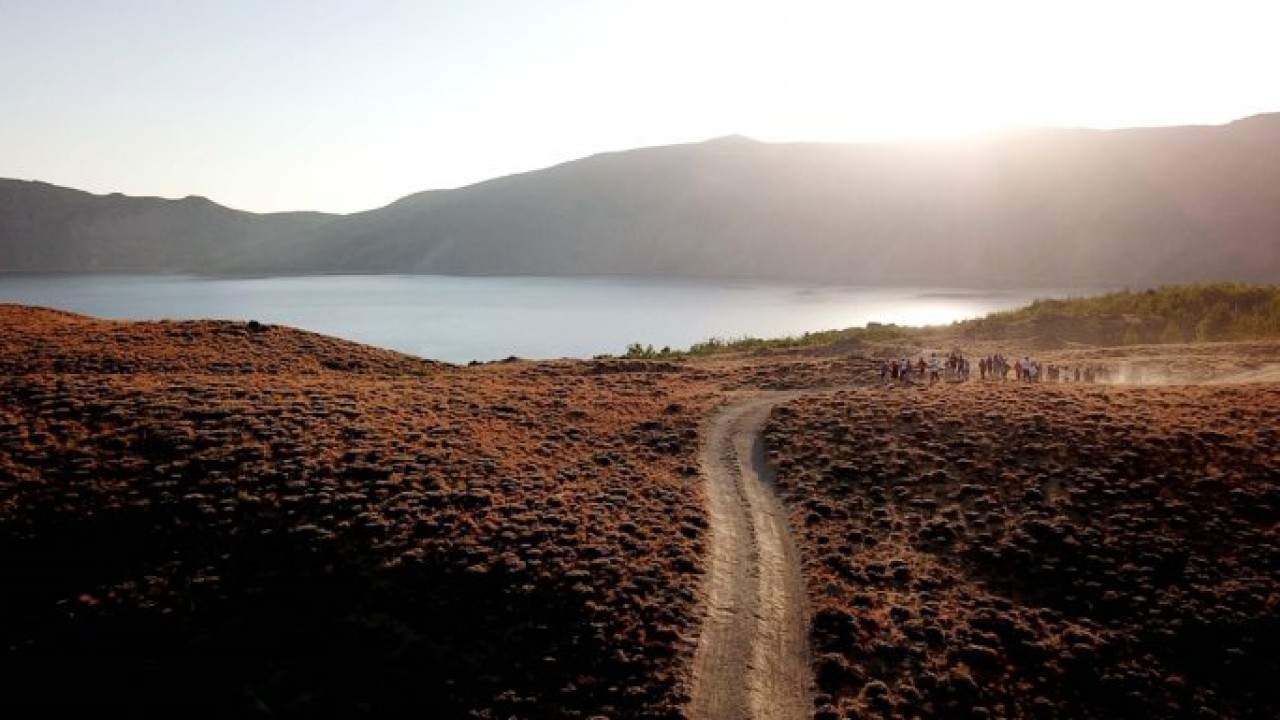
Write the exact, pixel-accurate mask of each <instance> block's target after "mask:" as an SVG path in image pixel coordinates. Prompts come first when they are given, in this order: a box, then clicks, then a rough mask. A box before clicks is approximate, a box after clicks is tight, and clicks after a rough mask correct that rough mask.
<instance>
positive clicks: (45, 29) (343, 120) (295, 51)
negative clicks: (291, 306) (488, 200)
mask: <svg viewBox="0 0 1280 720" xmlns="http://www.w3.org/2000/svg"><path fill="white" fill-rule="evenodd" d="M1278 18H1280V6H1277V5H1276V4H1275V3H1274V0H1250V1H1244V0H1208V1H1203V2H1190V1H1183V0H1165V1H1163V2H1156V1H1148V0H1106V1H1103V2H1099V1H1097V0H1064V1H1059V0H1008V1H1004V0H1000V1H996V0H878V1H876V2H863V1H862V0H844V1H843V2H840V1H834V0H832V1H818V0H779V1H776V2H775V1H764V0H761V1H758V2H757V1H753V0H679V1H668V0H635V1H634V2H622V1H620V0H536V1H535V0H351V1H347V0H218V1H217V2H209V1H208V0H200V1H199V2H197V1H195V0H0V177H8V178H18V179H24V180H42V181H45V182H50V183H54V184H57V185H65V186H69V187H75V188H78V189H82V190H88V191H90V192H95V193H107V192H123V193H125V194H129V195H150V196H160V197H173V198H178V197H184V196H187V195H203V196H205V197H208V198H210V199H212V200H214V201H216V202H218V203H221V204H223V205H227V206H230V207H235V208H239V209H243V210H252V211H256V212H272V211H283V210H324V211H329V212H343V213H345V212H354V211H359V210H368V209H372V208H375V207H380V206H383V205H386V204H388V203H390V202H392V201H394V200H396V199H398V198H400V197H403V196H405V195H408V194H411V193H414V192H419V191H423V190H431V189H442V188H454V187H460V186H463V185H468V184H471V183H474V182H479V181H482V180H486V179H489V178H493V177H499V176H502V175H508V174H511V173H515V172H524V171H528V170H533V169H537V168H541V167H547V166H550V165H554V164H557V163H561V162H565V161H568V160H572V159H575V158H579V157H584V156H587V155H591V154H594V153H597V152H605V151H612V150H623V149H628V148H634V147H645V146H652V145H667V144H675V143H687V142H699V141H703V140H707V139H711V138H715V137H720V136H724V135H732V134H740V135H746V136H748V137H752V138H754V139H757V140H763V141H775V142H784V141H785V142H789V141H840V142H844V141H850V142H868V141H883V140H898V139H915V138H929V139H933V138H945V137H955V136H963V135H969V134H974V133H980V132H987V131H997V130H1000V129H1003V128H1012V127H1029V126H1039V127H1046V126H1048V127H1090V128H1100V129H1107V128H1119V127H1135V126H1157V125H1185V124H1221V123H1226V122H1230V121H1231V120H1235V119H1239V118H1242V117H1247V116H1250V115H1255V114H1258V113H1263V112H1276V111H1280V75H1277V72H1276V69H1277V68H1280V43H1277V42H1275V40H1274V31H1275V28H1276V27H1278V26H1280V25H1278V24H1277V19H1278Z"/></svg>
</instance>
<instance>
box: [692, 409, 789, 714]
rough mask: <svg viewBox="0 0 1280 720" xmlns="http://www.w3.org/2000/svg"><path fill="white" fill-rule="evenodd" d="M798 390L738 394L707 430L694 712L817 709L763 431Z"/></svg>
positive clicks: (781, 510)
mask: <svg viewBox="0 0 1280 720" xmlns="http://www.w3.org/2000/svg"><path fill="white" fill-rule="evenodd" d="M794 397H796V393H794V392H793V393H769V394H765V395H748V396H746V397H740V398H736V399H735V400H734V401H733V402H732V403H731V404H730V405H728V406H727V407H725V408H723V409H722V410H720V411H719V412H717V413H716V415H715V416H714V417H713V418H712V419H711V421H710V422H709V423H708V427H707V429H706V431H705V435H704V437H705V441H704V445H703V456H702V467H703V475H704V476H705V477H706V482H707V509H708V513H709V516H710V517H709V519H710V524H711V548H710V556H711V557H710V561H709V564H708V567H707V579H706V581H705V588H706V592H705V598H706V600H705V602H706V605H707V610H706V618H705V620H704V621H703V628H702V633H701V637H700V640H699V643H698V649H697V653H696V654H695V655H694V659H693V697H692V702H691V704H690V708H689V710H690V713H689V714H690V716H691V717H692V718H693V720H744V719H745V718H755V719H757V720H766V719H769V720H803V718H806V717H808V716H809V714H810V709H811V707H812V702H811V695H812V681H811V679H810V669H809V652H808V642H807V632H806V628H807V619H806V605H807V603H806V601H805V590H804V583H803V581H802V579H801V577H800V564H799V560H798V554H797V552H796V548H795V543H794V541H793V540H792V537H791V532H790V529H789V527H788V521H787V513H786V511H785V510H784V508H783V507H782V505H781V503H779V502H778V499H777V497H776V495H775V494H774V492H773V473H772V470H771V468H770V467H769V466H768V464H767V463H766V462H765V451H764V443H763V438H762V431H763V429H764V424H765V422H766V420H767V419H768V417H769V413H770V411H771V410H772V409H773V408H774V406H775V405H777V404H779V403H782V402H784V401H786V400H787V399H791V398H794Z"/></svg>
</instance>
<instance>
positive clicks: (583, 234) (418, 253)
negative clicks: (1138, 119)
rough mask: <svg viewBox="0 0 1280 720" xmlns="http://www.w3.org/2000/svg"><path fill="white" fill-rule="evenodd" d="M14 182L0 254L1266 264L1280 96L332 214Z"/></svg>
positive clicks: (411, 265)
mask: <svg viewBox="0 0 1280 720" xmlns="http://www.w3.org/2000/svg"><path fill="white" fill-rule="evenodd" d="M22 182H29V181H11V180H3V181H0V270H7V271H11V270H36V271H55V270H56V271H89V272H94V271H112V270H132V271H139V272H166V271H167V272H191V273H197V274H211V275H217V274H237V275H239V274H264V273H265V274H306V273H330V272H353V273H431V274H458V275H506V274H509V275H530V274H533V275H553V276H554V275H580V274H591V275H611V274H645V275H680V276H697V277H702V276H712V277H754V278H773V279H785V280H803V281H820V282H852V283H913V282H919V283H928V284H947V285H961V284H970V285H1000V284H1003V285H1024V286H1026V285H1034V284H1038V283H1044V284H1047V285H1051V284H1056V285H1069V284H1073V283H1075V284H1079V283H1081V282H1089V283H1097V282H1099V281H1102V282H1106V283H1109V284H1118V285H1123V284H1129V283H1148V284H1150V283H1162V282H1187V281H1197V280H1216V279H1231V280H1245V281H1264V282H1274V281H1276V280H1278V279H1280V113H1269V114H1261V115H1255V116H1251V117H1247V118H1242V119H1240V120H1236V121H1233V122H1231V123H1228V124H1225V125H1210V126H1179V127H1162V128H1127V129H1120V130H1089V129H1074V128H1061V129H1056V128H1047V129H1046V128H1042V129H1028V130H1019V131H1010V132H1002V133H989V134H985V135H980V136H975V137H971V138H963V139H956V140H932V141H927V142H894V143H810V142H799V143H768V142H760V141H756V140H752V139H749V138H744V137H741V136H728V137H724V138H715V139H711V140H708V141H704V142H700V143H690V144H682V145H666V146H656V147H649V148H639V149H633V150H621V151H614V152H607V153H600V154H596V155H591V156H588V157H584V158H578V159H575V160H570V161H567V162H564V163H560V164H557V165H553V166H551V167H547V168H543V169H540V170H533V171H528V172H523V173H517V174H512V175H506V176H502V177H497V178H492V179H489V180H485V181H482V182H479V183H475V184H472V185H468V186H464V187H461V188H456V189H452V190H428V191H424V192H419V193H414V194H411V195H407V196H405V197H402V198H400V199H398V200H396V201H394V202H392V203H389V204H388V205H385V206H383V207H380V208H375V209H371V210H366V211H363V212H358V213H352V214H347V215H333V214H325V213H311V212H298V213H269V214H258V213H249V212H245V211H239V210H234V209H231V208H226V207H223V206H221V205H218V204H217V203H215V202H213V201H211V200H208V199H205V198H196V197H194V196H192V197H188V198H184V199H181V200H164V199H160V198H133V197H129V196H117V195H114V194H113V195H91V194H88V193H82V192H81V191H76V190H70V189H67V188H58V186H53V185H49V184H47V183H38V182H37V183H34V184H33V185H31V186H28V187H26V188H25V189H26V190H28V191H30V190H32V189H33V188H34V189H41V188H43V190H42V192H27V193H25V194H24V193H23V192H20V191H19V190H17V189H15V183H22ZM51 188H52V189H56V190H57V191H59V192H55V191H54V190H51ZM68 193H70V194H68ZM76 193H79V194H78V195H77V194H76Z"/></svg>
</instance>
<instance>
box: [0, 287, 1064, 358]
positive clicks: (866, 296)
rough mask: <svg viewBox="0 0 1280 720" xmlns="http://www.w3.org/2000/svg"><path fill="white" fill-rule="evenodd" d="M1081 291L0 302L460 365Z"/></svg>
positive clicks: (721, 290)
mask: <svg viewBox="0 0 1280 720" xmlns="http://www.w3.org/2000/svg"><path fill="white" fill-rule="evenodd" d="M1082 294H1087V293H1086V292H1081V291H1067V290H1047V289H1021V290H1004V291H1000V292H998V293H997V292H984V291H969V290H964V289H958V288H900V287H894V288H885V287H838V286H815V285H795V284H791V285H788V284H777V283H764V282H747V281H742V282H737V281H720V280H671V279H637V278H613V277H609V278H538V277H515V278H513V277H481V278H473V277H445V276H435V275H404V276H400V275H338V276H332V275H326V276H309V277H270V278H251V279H225V278H219V279H209V278H199V277H188V276H122V275H52V276H44V275H7V276H6V275H0V302H14V303H23V304H28V305H43V306H48V307H55V308H61V309H64V310H70V311H73V312H78V313H84V314H87V315H94V316H97V317H103V318H115V319H138V320H151V319H162V318H169V319H196V318H216V319H226V320H241V321H244V320H258V321H260V322H265V323H273V324H280V325H290V326H293V327H299V328H305V329H307V330H313V331H315V332H320V333H324V334H327V335H335V336H338V337H343V338H347V339H350V340H355V341H358V342H362V343H367V344H370V345H378V346H381V347H387V348H392V349H395V350H400V351H402V352H406V353H410V354H413V355H418V356H420V357H426V358H432V359H438V360H445V361H448V362H455V363H463V362H467V361H470V360H496V359H500V358H505V357H508V356H512V355H515V356H518V357H523V358H538V359H545V358H561V357H572V358H586V357H591V356H593V355H599V354H603V353H614V354H620V353H622V352H624V351H625V349H626V346H627V345H628V344H630V343H633V342H640V343H643V344H645V345H648V344H652V345H653V346H654V347H657V348H661V347H663V346H670V347H672V348H684V347H688V346H689V345H691V344H693V343H695V342H699V341H702V340H707V339H709V338H712V337H719V338H724V339H731V338H738V337H743V336H754V337H780V336H786V335H797V334H800V333H803V332H806V331H817V330H830V329H838V328H847V327H861V326H863V325H866V324H867V323H868V322H881V323H897V324H899V325H938V324H948V323H951V322H952V321H955V320H961V319H965V318H971V317H977V316H981V315H985V314H986V313H989V312H992V311H996V310H1004V309H1010V308H1014V307H1019V306H1021V305H1025V304H1027V303H1029V302H1030V301H1031V300H1033V299H1035V298H1038V297H1065V296H1067V295H1082Z"/></svg>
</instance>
